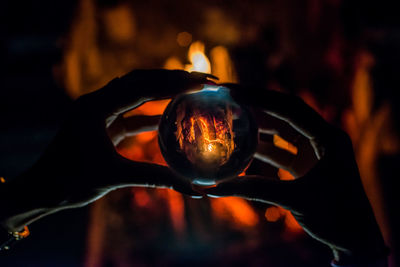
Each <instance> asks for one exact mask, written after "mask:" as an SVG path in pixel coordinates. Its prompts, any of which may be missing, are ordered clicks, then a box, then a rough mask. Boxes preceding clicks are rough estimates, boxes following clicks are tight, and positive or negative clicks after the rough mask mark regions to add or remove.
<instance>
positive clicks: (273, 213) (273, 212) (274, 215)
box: [265, 207, 282, 222]
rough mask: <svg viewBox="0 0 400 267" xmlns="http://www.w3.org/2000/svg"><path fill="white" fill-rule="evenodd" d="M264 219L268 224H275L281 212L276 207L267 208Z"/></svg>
mask: <svg viewBox="0 0 400 267" xmlns="http://www.w3.org/2000/svg"><path fill="white" fill-rule="evenodd" d="M265 218H266V219H267V221H269V222H276V221H278V220H279V219H280V218H282V213H281V210H280V209H279V208H278V207H269V208H268V209H267V210H266V211H265Z"/></svg>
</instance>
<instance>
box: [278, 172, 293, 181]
mask: <svg viewBox="0 0 400 267" xmlns="http://www.w3.org/2000/svg"><path fill="white" fill-rule="evenodd" d="M278 176H279V179H281V180H284V181H290V180H294V176H293V174H291V173H290V172H288V171H287V170H284V169H279V170H278Z"/></svg>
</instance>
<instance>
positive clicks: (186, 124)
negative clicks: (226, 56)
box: [158, 85, 258, 186]
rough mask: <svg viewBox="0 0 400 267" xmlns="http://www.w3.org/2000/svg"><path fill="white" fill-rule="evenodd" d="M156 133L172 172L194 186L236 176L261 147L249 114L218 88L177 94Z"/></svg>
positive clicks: (206, 86)
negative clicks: (257, 147)
mask: <svg viewBox="0 0 400 267" xmlns="http://www.w3.org/2000/svg"><path fill="white" fill-rule="evenodd" d="M158 131H159V134H158V142H159V146H160V149H161V153H162V155H163V157H164V159H165V161H166V162H167V164H168V165H169V167H170V168H171V169H172V170H174V171H175V172H176V173H177V174H178V175H180V176H183V177H185V178H186V179H190V181H191V182H192V183H193V184H196V185H203V186H208V185H214V184H217V183H218V182H220V181H222V180H225V179H229V178H232V177H236V176H237V175H238V174H240V173H241V172H243V171H244V170H245V168H246V167H247V166H248V165H249V163H250V162H251V160H252V158H253V155H254V153H255V150H256V146H257V135H258V128H257V125H256V123H255V120H254V118H253V116H252V114H251V112H250V111H249V109H247V108H246V107H244V106H241V105H239V104H238V103H236V102H235V101H234V100H233V98H232V97H231V95H230V91H229V89H228V88H227V87H223V86H217V85H204V86H203V89H202V90H197V91H192V92H187V93H184V94H181V95H178V96H177V97H176V98H175V99H173V100H172V101H171V102H170V103H169V104H168V106H167V107H166V109H165V111H164V113H163V115H162V118H161V121H160V124H159V128H158Z"/></svg>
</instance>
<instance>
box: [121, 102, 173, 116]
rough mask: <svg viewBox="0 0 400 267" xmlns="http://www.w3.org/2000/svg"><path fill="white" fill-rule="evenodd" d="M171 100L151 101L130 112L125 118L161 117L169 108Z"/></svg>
mask: <svg viewBox="0 0 400 267" xmlns="http://www.w3.org/2000/svg"><path fill="white" fill-rule="evenodd" d="M170 101H171V99H163V100H154V101H149V102H146V103H144V104H143V105H141V106H140V107H137V108H135V109H133V110H131V111H128V112H126V113H125V114H124V117H130V116H134V115H146V116H155V115H161V114H163V112H164V109H165V108H166V107H167V105H168V103H169V102H170Z"/></svg>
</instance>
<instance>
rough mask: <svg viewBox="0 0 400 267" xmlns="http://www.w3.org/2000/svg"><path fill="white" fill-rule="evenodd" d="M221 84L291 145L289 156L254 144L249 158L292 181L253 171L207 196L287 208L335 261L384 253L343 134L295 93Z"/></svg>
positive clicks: (262, 124) (270, 131) (365, 258)
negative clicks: (283, 172)
mask: <svg viewBox="0 0 400 267" xmlns="http://www.w3.org/2000/svg"><path fill="white" fill-rule="evenodd" d="M227 86H228V87H229V88H231V91H232V95H233V96H234V97H235V98H236V99H237V101H238V102H241V103H244V104H247V105H248V106H251V107H254V108H255V109H256V113H257V114H258V113H261V120H260V118H258V119H259V128H260V132H261V133H264V134H265V133H267V134H277V135H279V136H281V137H282V138H284V139H286V140H287V141H289V142H291V143H293V144H295V145H296V146H297V148H298V153H297V155H294V154H292V153H289V152H288V151H286V150H282V149H279V148H278V147H275V146H274V145H273V144H271V143H268V142H262V141H261V142H260V144H259V148H258V151H257V153H256V155H255V158H256V160H261V161H263V162H266V163H268V164H270V165H272V166H274V167H277V168H283V169H286V170H288V171H290V172H291V173H292V174H293V175H294V176H295V177H297V179H295V180H291V181H282V180H279V179H277V178H276V177H271V175H270V174H262V173H261V174H259V175H254V176H244V177H238V178H235V179H233V180H230V181H226V182H223V183H220V184H219V185H218V186H216V187H214V188H210V189H208V190H206V192H207V194H209V195H211V196H214V197H222V196H239V197H243V198H245V199H248V200H254V201H260V202H265V203H270V204H274V205H280V206H282V207H283V208H286V209H288V210H290V211H291V213H292V214H293V216H294V217H295V218H296V220H297V221H298V222H299V224H300V225H301V226H302V227H303V228H304V230H305V231H306V232H307V233H308V234H310V235H311V236H312V237H314V238H316V239H317V240H319V241H321V242H322V243H324V244H326V245H328V246H329V247H331V248H332V250H333V252H334V256H335V260H336V261H338V262H340V263H350V262H351V263H354V262H364V261H365V262H370V261H371V260H375V259H379V258H385V256H386V247H385V245H384V241H383V239H382V236H381V233H380V230H379V227H378V225H377V223H376V221H375V217H374V214H373V211H372V209H371V206H370V203H369V201H368V199H367V196H366V194H365V192H364V189H363V185H362V183H361V180H360V176H359V172H358V167H357V164H356V161H355V159H354V153H353V148H352V143H351V140H350V138H349V137H348V135H347V134H346V133H345V132H343V131H342V130H340V129H337V128H335V127H333V126H332V125H330V124H328V123H327V122H326V121H325V120H324V119H323V118H322V117H321V116H319V115H318V114H317V113H316V112H315V111H314V110H313V109H312V108H311V107H309V106H308V105H306V104H305V103H304V102H303V101H302V100H301V99H300V98H298V97H295V96H291V95H287V94H284V93H280V92H275V91H265V90H256V89H251V88H244V87H241V86H239V85H234V84H230V85H227Z"/></svg>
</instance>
